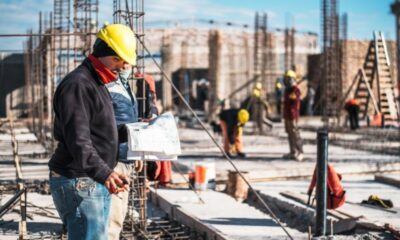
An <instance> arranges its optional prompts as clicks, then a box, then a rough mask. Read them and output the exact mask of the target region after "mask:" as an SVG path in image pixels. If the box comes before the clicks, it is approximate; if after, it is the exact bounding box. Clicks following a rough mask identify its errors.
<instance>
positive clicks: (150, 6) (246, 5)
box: [0, 0, 395, 51]
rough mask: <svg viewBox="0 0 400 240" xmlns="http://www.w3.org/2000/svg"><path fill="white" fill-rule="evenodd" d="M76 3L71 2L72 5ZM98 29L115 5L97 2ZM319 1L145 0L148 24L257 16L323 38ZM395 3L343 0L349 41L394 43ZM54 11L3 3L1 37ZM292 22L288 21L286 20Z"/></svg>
mask: <svg viewBox="0 0 400 240" xmlns="http://www.w3.org/2000/svg"><path fill="white" fill-rule="evenodd" d="M71 1H72V0H71ZM99 2H100V7H99V8H100V12H99V20H100V23H102V22H104V21H109V22H112V0H99ZM320 2H321V0H247V1H243V0H241V1H238V0H145V11H146V17H145V21H146V22H153V21H163V20H168V21H169V20H174V19H213V20H216V21H219V22H228V21H230V22H237V23H243V24H251V25H252V24H253V22H254V14H255V11H260V12H261V11H262V12H267V13H268V18H269V26H270V27H278V28H283V27H285V25H286V24H287V23H288V24H290V19H294V24H295V27H296V28H297V29H299V30H303V31H312V32H317V33H319V32H320V28H321V27H320V25H321V22H320V4H321V3H320ZM392 2H393V0H368V1H365V0H341V1H340V4H339V10H340V12H341V13H343V12H347V13H348V15H349V26H348V30H349V38H351V39H369V38H371V37H372V31H373V30H380V31H383V32H384V33H385V35H386V38H388V39H393V38H395V20H394V16H393V15H392V14H391V13H390V4H391V3H392ZM52 9H53V0H0V33H25V32H26V31H27V29H29V28H33V29H34V30H37V26H38V12H39V11H43V12H49V11H52ZM288 19H289V20H288ZM22 41H23V39H21V38H7V39H0V51H1V50H5V49H6V50H14V49H15V50H21V49H22Z"/></svg>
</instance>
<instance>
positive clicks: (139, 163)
mask: <svg viewBox="0 0 400 240" xmlns="http://www.w3.org/2000/svg"><path fill="white" fill-rule="evenodd" d="M142 170H143V161H135V172H141V171H142Z"/></svg>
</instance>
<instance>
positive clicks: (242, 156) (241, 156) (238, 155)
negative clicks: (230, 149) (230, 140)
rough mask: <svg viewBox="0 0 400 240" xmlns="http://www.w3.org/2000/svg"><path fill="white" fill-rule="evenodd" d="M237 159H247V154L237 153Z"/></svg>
mask: <svg viewBox="0 0 400 240" xmlns="http://www.w3.org/2000/svg"><path fill="white" fill-rule="evenodd" d="M237 157H240V158H245V157H246V154H245V153H243V152H237Z"/></svg>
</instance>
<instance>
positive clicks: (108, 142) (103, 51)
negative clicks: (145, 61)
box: [48, 24, 136, 240]
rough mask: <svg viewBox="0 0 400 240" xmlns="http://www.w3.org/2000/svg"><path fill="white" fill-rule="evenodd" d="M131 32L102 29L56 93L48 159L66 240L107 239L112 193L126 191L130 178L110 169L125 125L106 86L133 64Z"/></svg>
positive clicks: (118, 26)
mask: <svg viewBox="0 0 400 240" xmlns="http://www.w3.org/2000/svg"><path fill="white" fill-rule="evenodd" d="M135 51H136V42H135V35H134V33H133V32H132V30H131V29H130V28H129V27H127V26H125V25H122V24H112V25H108V26H105V27H104V28H102V29H101V30H100V31H99V32H98V34H97V39H96V41H95V44H94V45H93V53H92V54H90V55H89V56H88V57H87V58H86V59H85V60H84V61H83V63H82V64H81V65H80V66H78V67H77V68H76V69H75V70H73V71H72V72H71V73H69V74H68V75H67V76H66V77H65V78H64V79H63V80H62V81H61V83H60V84H59V85H58V87H57V90H56V92H55V95H54V102H53V106H54V112H55V119H54V137H55V139H56V140H57V141H58V145H57V148H56V150H55V152H54V154H53V156H52V157H51V159H50V161H49V164H48V165H49V168H50V189H51V194H52V197H53V201H54V204H55V207H56V209H57V212H58V214H59V215H60V218H61V220H62V222H63V223H64V225H66V227H67V231H68V239H74V240H79V239H97V240H102V239H107V236H108V219H109V210H110V193H117V192H122V191H128V188H129V187H128V186H129V185H128V184H129V178H128V177H127V176H126V175H124V174H121V173H118V172H116V171H114V170H113V169H114V167H115V166H116V165H117V158H118V155H117V154H118V147H119V145H118V144H119V142H126V140H127V139H126V138H127V134H126V127H125V125H119V126H117V124H116V121H115V119H114V111H113V106H112V101H111V98H110V94H109V92H108V91H107V88H106V86H105V85H106V84H108V83H110V82H113V81H115V80H116V79H117V74H118V72H119V71H120V70H121V69H122V68H123V67H124V65H125V64H130V65H136V53H135Z"/></svg>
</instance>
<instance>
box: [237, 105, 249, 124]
mask: <svg viewBox="0 0 400 240" xmlns="http://www.w3.org/2000/svg"><path fill="white" fill-rule="evenodd" d="M249 118H250V114H249V112H248V111H247V110H246V109H240V111H239V113H238V120H239V122H240V124H242V125H244V124H246V123H247V122H248V121H249Z"/></svg>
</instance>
